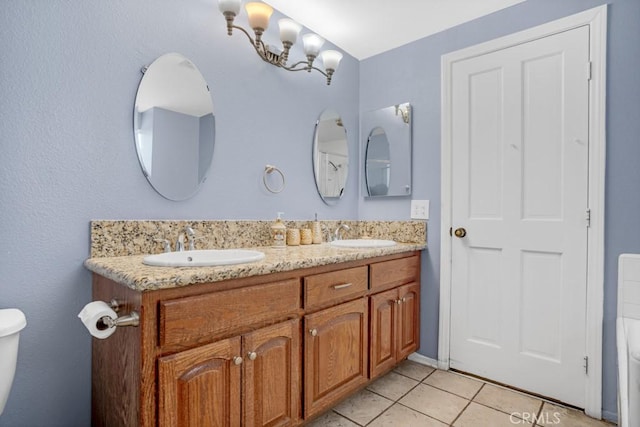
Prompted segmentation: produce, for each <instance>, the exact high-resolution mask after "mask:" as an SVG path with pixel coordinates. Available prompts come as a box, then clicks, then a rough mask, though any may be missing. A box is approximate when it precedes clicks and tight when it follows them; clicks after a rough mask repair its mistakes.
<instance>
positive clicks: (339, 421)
mask: <svg viewBox="0 0 640 427" xmlns="http://www.w3.org/2000/svg"><path fill="white" fill-rule="evenodd" d="M328 426H331V427H358V424H356V423H354V422H351V421H349V420H348V419H346V418H345V417H343V416H342V415H338V414H336V413H335V412H333V411H329V412H327V413H325V414H324V415H321V416H320V417H318V418H316V419H315V420H313V421H312V422H311V424H307V427H328Z"/></svg>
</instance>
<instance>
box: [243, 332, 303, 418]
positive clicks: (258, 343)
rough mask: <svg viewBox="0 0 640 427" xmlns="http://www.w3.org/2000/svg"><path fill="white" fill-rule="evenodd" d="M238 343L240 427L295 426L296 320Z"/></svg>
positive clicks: (297, 388) (297, 377)
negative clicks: (240, 347) (241, 381)
mask: <svg viewBox="0 0 640 427" xmlns="http://www.w3.org/2000/svg"><path fill="white" fill-rule="evenodd" d="M242 340H243V343H242V344H243V353H244V360H245V363H244V364H243V366H244V387H245V392H244V399H243V405H244V425H246V426H256V427H257V426H271V427H274V426H285V425H294V424H296V422H297V421H298V419H299V416H300V380H301V378H300V366H299V361H300V321H299V320H290V321H288V322H284V323H279V324H276V325H273V326H268V327H266V328H262V329H259V330H257V331H255V332H252V333H250V334H246V335H244V336H243V337H242ZM252 358H253V360H252Z"/></svg>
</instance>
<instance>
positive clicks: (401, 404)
mask: <svg viewBox="0 0 640 427" xmlns="http://www.w3.org/2000/svg"><path fill="white" fill-rule="evenodd" d="M396 404H397V405H400V406H404V407H405V408H407V409H411V410H412V411H415V412H417V413H419V414H422V415H424V416H425V417H429V418H431V419H434V420H436V421H439V422H441V423H442V424H445V425H451V424H447V422H446V421H442V420H441V419H440V418H436V417H434V416H433V415H429V414H425V413H424V412H422V411H420V410H418V409H416V408H412V407H411V406H407V405H405V404H404V403H401V402H396Z"/></svg>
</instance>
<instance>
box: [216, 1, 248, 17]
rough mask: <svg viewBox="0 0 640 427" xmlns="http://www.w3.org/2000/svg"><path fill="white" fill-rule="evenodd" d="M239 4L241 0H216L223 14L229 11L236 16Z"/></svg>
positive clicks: (238, 11)
mask: <svg viewBox="0 0 640 427" xmlns="http://www.w3.org/2000/svg"><path fill="white" fill-rule="evenodd" d="M241 4H242V0H218V9H220V12H222V13H223V14H224V13H225V12H230V13H233V14H234V15H236V16H238V14H239V13H240V5H241Z"/></svg>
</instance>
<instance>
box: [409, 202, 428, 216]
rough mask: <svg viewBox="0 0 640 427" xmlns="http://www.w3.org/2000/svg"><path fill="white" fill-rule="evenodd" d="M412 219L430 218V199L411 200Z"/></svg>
mask: <svg viewBox="0 0 640 427" xmlns="http://www.w3.org/2000/svg"><path fill="white" fill-rule="evenodd" d="M411 219H429V201H428V200H412V201H411Z"/></svg>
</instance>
